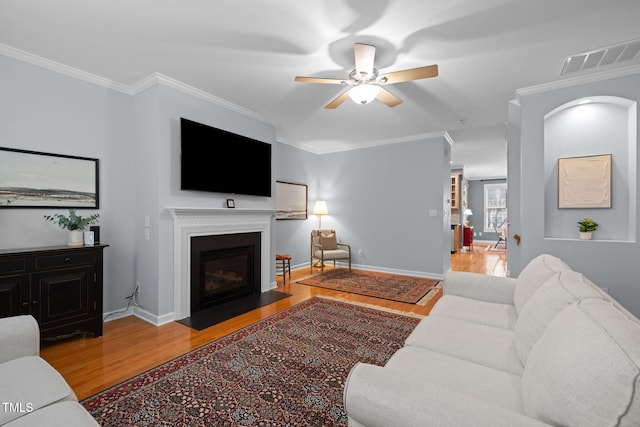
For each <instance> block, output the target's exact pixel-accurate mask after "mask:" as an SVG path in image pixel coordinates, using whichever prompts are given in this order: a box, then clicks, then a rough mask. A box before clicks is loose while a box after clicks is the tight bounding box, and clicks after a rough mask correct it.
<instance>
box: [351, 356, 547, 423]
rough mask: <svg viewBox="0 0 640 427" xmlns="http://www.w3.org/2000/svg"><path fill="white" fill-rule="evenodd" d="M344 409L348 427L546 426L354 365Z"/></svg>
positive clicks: (373, 368) (370, 367)
mask: <svg viewBox="0 0 640 427" xmlns="http://www.w3.org/2000/svg"><path fill="white" fill-rule="evenodd" d="M344 406H345V410H346V411H347V415H348V417H349V425H350V426H359V425H362V426H367V427H376V426H380V427H389V426H403V427H413V426H415V427H423V426H430V427H434V426H468V425H473V426H474V427H501V426H504V427H514V426H522V427H529V426H530V427H542V426H547V427H548V426H549V424H546V423H543V422H541V421H539V420H537V419H535V418H529V417H527V416H525V415H522V414H519V413H516V412H512V411H509V410H507V409H504V408H501V407H499V406H495V405H491V404H489V403H486V402H483V401H480V400H478V399H473V398H471V397H468V396H465V395H463V394H460V393H457V392H454V391H451V390H448V389H446V388H443V387H438V386H435V385H433V384H429V383H426V384H425V383H419V382H418V381H416V380H415V379H413V378H410V377H409V378H408V377H403V376H399V375H398V374H397V373H394V372H391V371H390V370H388V369H385V368H382V367H380V366H375V365H369V364H365V363H359V364H357V365H356V366H355V367H354V368H353V369H352V370H351V372H350V373H349V376H348V378H347V382H346V384H345V391H344Z"/></svg>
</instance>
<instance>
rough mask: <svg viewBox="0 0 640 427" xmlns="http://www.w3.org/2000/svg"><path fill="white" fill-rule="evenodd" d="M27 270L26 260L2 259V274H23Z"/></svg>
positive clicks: (0, 270)
mask: <svg viewBox="0 0 640 427" xmlns="http://www.w3.org/2000/svg"><path fill="white" fill-rule="evenodd" d="M26 269H27V260H26V259H25V258H4V259H0V274H11V273H22V272H24V271H25V270H26Z"/></svg>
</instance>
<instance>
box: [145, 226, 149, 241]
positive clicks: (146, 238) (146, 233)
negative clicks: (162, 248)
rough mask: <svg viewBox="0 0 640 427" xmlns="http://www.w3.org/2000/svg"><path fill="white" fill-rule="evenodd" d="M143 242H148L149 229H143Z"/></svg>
mask: <svg viewBox="0 0 640 427" xmlns="http://www.w3.org/2000/svg"><path fill="white" fill-rule="evenodd" d="M144 240H149V229H148V228H145V229H144Z"/></svg>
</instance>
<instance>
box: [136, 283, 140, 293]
mask: <svg viewBox="0 0 640 427" xmlns="http://www.w3.org/2000/svg"><path fill="white" fill-rule="evenodd" d="M136 292H137V293H140V280H136Z"/></svg>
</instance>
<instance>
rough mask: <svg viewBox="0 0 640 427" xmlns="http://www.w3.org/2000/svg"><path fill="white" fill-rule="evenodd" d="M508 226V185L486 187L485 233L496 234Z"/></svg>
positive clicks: (489, 185)
mask: <svg viewBox="0 0 640 427" xmlns="http://www.w3.org/2000/svg"><path fill="white" fill-rule="evenodd" d="M506 224H507V184H506V183H501V184H485V185H484V231H485V232H495V231H496V230H501V229H502V227H503V226H504V225H506Z"/></svg>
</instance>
